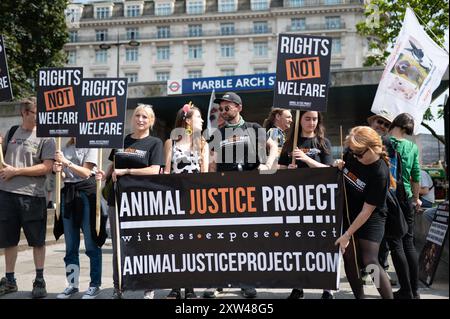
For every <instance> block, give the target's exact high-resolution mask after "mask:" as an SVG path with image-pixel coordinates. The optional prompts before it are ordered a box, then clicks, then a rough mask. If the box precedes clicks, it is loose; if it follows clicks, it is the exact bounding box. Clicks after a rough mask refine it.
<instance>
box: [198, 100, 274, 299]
mask: <svg viewBox="0 0 450 319" xmlns="http://www.w3.org/2000/svg"><path fill="white" fill-rule="evenodd" d="M214 103H218V104H219V111H220V113H221V115H222V117H223V119H224V120H225V122H226V124H225V126H224V127H223V128H221V129H220V134H221V142H220V144H219V145H217V148H216V151H215V152H214V156H213V157H212V160H211V164H210V171H211V172H216V171H217V172H225V171H250V170H255V169H258V170H260V171H264V170H269V169H271V168H272V167H273V165H274V162H275V160H276V157H277V146H276V144H275V142H274V141H273V140H271V139H266V138H265V137H266V136H265V134H263V136H262V139H261V138H260V135H261V134H258V133H259V131H258V130H259V129H262V127H261V126H260V125H259V124H257V123H251V122H246V121H245V120H244V118H243V117H242V116H241V114H240V113H241V112H242V100H241V98H240V96H239V95H237V94H236V93H234V92H227V93H225V94H224V95H223V96H222V97H221V98H217V99H215V100H214ZM267 150H268V152H269V155H268V156H267V159H266V152H267ZM218 154H221V158H219V156H218ZM229 158H232V161H230V160H228V161H227V159H229ZM217 292H218V291H217V290H215V289H207V290H206V291H205V292H204V293H203V296H204V297H206V298H214V297H215V296H216V294H217ZM241 292H242V295H243V296H244V297H245V298H255V297H256V295H257V292H256V289H255V288H254V287H252V286H248V285H245V286H244V285H243V286H242V287H241Z"/></svg>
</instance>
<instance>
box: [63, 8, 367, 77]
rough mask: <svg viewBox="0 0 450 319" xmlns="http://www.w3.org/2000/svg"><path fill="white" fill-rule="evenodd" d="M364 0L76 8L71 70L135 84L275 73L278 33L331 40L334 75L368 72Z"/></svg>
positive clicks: (71, 33) (69, 13)
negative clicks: (362, 30) (360, 30)
mask: <svg viewBox="0 0 450 319" xmlns="http://www.w3.org/2000/svg"><path fill="white" fill-rule="evenodd" d="M362 3H363V1H362V0H153V1H136V0H132V1H121V2H108V1H100V2H92V3H89V4H81V3H71V4H70V5H69V7H68V11H67V19H68V21H69V22H68V23H69V42H68V43H67V44H66V45H65V50H66V52H67V56H68V63H67V66H83V67H84V77H115V76H117V75H119V76H121V77H127V78H128V79H129V82H130V83H133V82H152V81H165V80H167V79H169V78H178V79H180V78H199V77H212V76H224V75H225V76H228V75H241V74H257V73H272V72H275V69H276V55H277V37H278V34H279V33H304V34H309V35H322V36H329V37H332V39H333V42H332V59H331V67H332V68H335V69H336V68H354V67H361V66H362V64H363V61H364V56H365V54H366V53H367V44H366V40H365V39H364V38H363V37H360V36H359V35H358V34H357V33H356V26H355V25H356V23H357V22H359V21H361V20H362V19H364V16H363V4H362Z"/></svg>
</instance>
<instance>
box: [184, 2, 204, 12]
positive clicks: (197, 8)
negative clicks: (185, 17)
mask: <svg viewBox="0 0 450 319" xmlns="http://www.w3.org/2000/svg"><path fill="white" fill-rule="evenodd" d="M204 3H205V2H204V0H191V1H188V2H187V4H186V13H187V14H202V13H205V4H204Z"/></svg>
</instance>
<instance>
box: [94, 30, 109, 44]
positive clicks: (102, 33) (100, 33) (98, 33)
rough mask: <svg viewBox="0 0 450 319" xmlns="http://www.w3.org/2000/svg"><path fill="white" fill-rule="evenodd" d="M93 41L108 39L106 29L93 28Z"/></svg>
mask: <svg viewBox="0 0 450 319" xmlns="http://www.w3.org/2000/svg"><path fill="white" fill-rule="evenodd" d="M95 41H97V42H104V41H108V30H106V29H105V30H95Z"/></svg>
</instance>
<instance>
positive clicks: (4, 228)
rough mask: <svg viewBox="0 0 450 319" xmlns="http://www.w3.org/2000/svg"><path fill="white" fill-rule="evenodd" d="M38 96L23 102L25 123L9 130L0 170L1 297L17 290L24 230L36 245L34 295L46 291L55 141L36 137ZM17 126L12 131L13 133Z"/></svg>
mask: <svg viewBox="0 0 450 319" xmlns="http://www.w3.org/2000/svg"><path fill="white" fill-rule="evenodd" d="M36 112H37V108H36V98H34V97H33V98H28V99H24V100H22V101H21V104H20V114H21V116H22V124H21V125H20V126H18V127H17V126H16V127H12V128H10V129H9V130H8V133H6V135H5V136H6V140H5V139H2V138H1V137H0V143H2V145H3V150H2V151H3V152H4V154H5V155H4V163H3V168H1V169H0V207H1V209H0V248H5V270H6V275H5V277H3V278H2V279H1V280H0V296H1V295H4V294H8V293H11V292H15V291H17V289H18V287H17V283H16V278H15V276H14V269H15V265H16V260H17V245H18V243H19V239H20V229H21V228H23V231H24V233H25V236H26V239H27V242H28V245H29V246H31V247H33V259H34V265H35V267H36V278H35V279H34V281H33V290H32V292H31V295H32V297H33V298H43V297H45V296H47V290H46V284H45V280H44V263H45V235H46V229H47V203H46V192H45V188H44V183H45V175H46V174H49V173H50V172H51V170H52V166H53V156H54V154H55V140H54V139H53V138H40V137H36ZM13 131H14V132H13Z"/></svg>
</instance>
